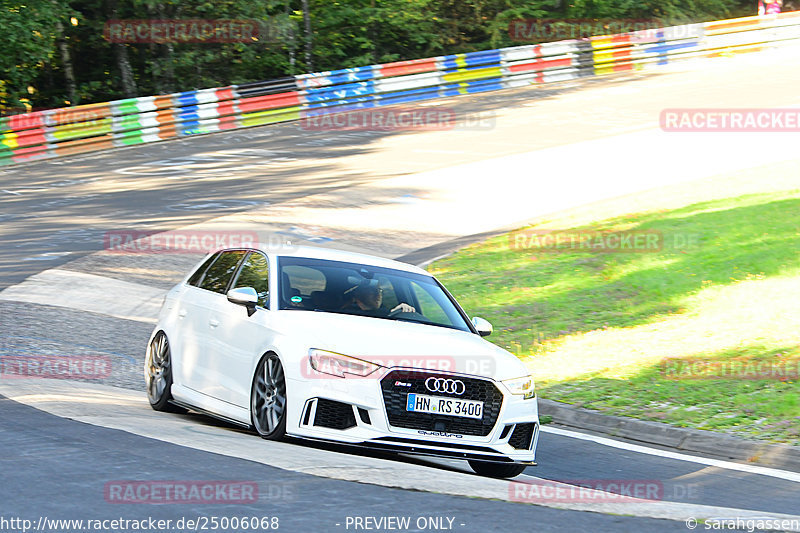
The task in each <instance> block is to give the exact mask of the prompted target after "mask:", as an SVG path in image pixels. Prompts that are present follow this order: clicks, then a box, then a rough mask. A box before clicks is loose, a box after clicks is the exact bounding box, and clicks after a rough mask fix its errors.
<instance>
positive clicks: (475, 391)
mask: <svg viewBox="0 0 800 533" xmlns="http://www.w3.org/2000/svg"><path fill="white" fill-rule="evenodd" d="M429 377H442V378H450V379H460V380H461V381H463V382H464V385H465V386H466V390H465V391H464V394H461V395H458V394H454V393H443V392H431V391H429V390H428V389H427V388H426V387H425V380H426V379H428V378H429ZM396 381H401V382H403V383H404V384H408V385H411V386H410V387H407V386H402V385H395V382H396ZM381 390H382V392H383V402H384V404H385V405H386V416H387V417H388V418H389V424H390V425H392V426H394V427H398V428H408V429H422V430H425V431H444V432H448V433H457V434H459V435H476V436H481V437H485V436H486V435H488V434H489V433H490V432H491V431H492V428H493V427H494V425H495V423H496V422H497V417H498V416H499V415H500V407H501V406H502V405H503V394H502V393H501V392H500V391H499V390H498V389H497V387H495V385H494V384H493V383H492V382H491V381H488V380H485V379H477V378H466V377H461V376H455V377H454V376H447V375H442V374H430V373H421V372H409V371H407V370H394V371H392V372H390V373H389V374H388V375H386V377H384V378H383V379H382V380H381ZM409 393H418V394H427V395H429V396H444V397H449V398H459V399H462V400H478V401H481V402H483V417H482V418H481V419H480V420H478V419H474V418H462V417H456V416H448V415H440V414H430V413H416V412H408V411H406V399H407V397H408V394H409Z"/></svg>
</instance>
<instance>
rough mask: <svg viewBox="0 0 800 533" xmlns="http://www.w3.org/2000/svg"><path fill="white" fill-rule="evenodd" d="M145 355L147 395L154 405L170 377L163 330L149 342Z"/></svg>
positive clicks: (159, 398) (166, 345)
mask: <svg viewBox="0 0 800 533" xmlns="http://www.w3.org/2000/svg"><path fill="white" fill-rule="evenodd" d="M147 355H148V357H147V376H146V377H147V397H148V399H149V400H150V403H151V404H153V405H155V404H157V403H159V402H160V401H161V400H162V399H163V397H164V392H165V391H166V390H167V380H168V379H169V378H170V377H171V369H170V364H171V362H170V357H169V355H170V353H169V342H167V336H166V335H164V333H163V332H159V333H158V334H157V335H156V337H155V338H154V339H153V342H152V343H150V350H149V351H148V354H147Z"/></svg>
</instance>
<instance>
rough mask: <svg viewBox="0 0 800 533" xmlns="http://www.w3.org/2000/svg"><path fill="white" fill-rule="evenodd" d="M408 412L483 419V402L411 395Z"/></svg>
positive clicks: (408, 401)
mask: <svg viewBox="0 0 800 533" xmlns="http://www.w3.org/2000/svg"><path fill="white" fill-rule="evenodd" d="M406 411H409V412H414V413H432V414H435V415H449V416H461V417H464V418H482V417H483V402H476V401H475V400H459V399H458V398H444V397H442V396H428V395H427V394H414V393H411V394H409V395H408V398H407V401H406Z"/></svg>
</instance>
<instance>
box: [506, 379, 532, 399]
mask: <svg viewBox="0 0 800 533" xmlns="http://www.w3.org/2000/svg"><path fill="white" fill-rule="evenodd" d="M503 385H505V386H506V388H507V389H508V392H510V393H511V394H514V395H517V396H522V397H523V398H524V399H526V400H527V399H529V398H534V397H536V389H535V386H534V383H533V376H525V377H522V378H514V379H507V380H505V381H503Z"/></svg>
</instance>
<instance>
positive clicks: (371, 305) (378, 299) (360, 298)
mask: <svg viewBox="0 0 800 533" xmlns="http://www.w3.org/2000/svg"><path fill="white" fill-rule="evenodd" d="M382 303H383V289H381V288H380V287H379V286H377V285H374V286H373V285H360V286H358V287H356V288H355V289H354V290H353V303H352V305H351V308H355V309H360V310H361V311H366V312H367V313H369V314H372V315H376V316H389V315H391V314H393V313H416V312H417V310H416V309H415V308H414V307H413V306H411V305H408V304H407V303H399V304H397V305H396V306H395V307H393V308H392V309H391V310H389V311H386V309H383V308H382V307H381V304H382Z"/></svg>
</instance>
